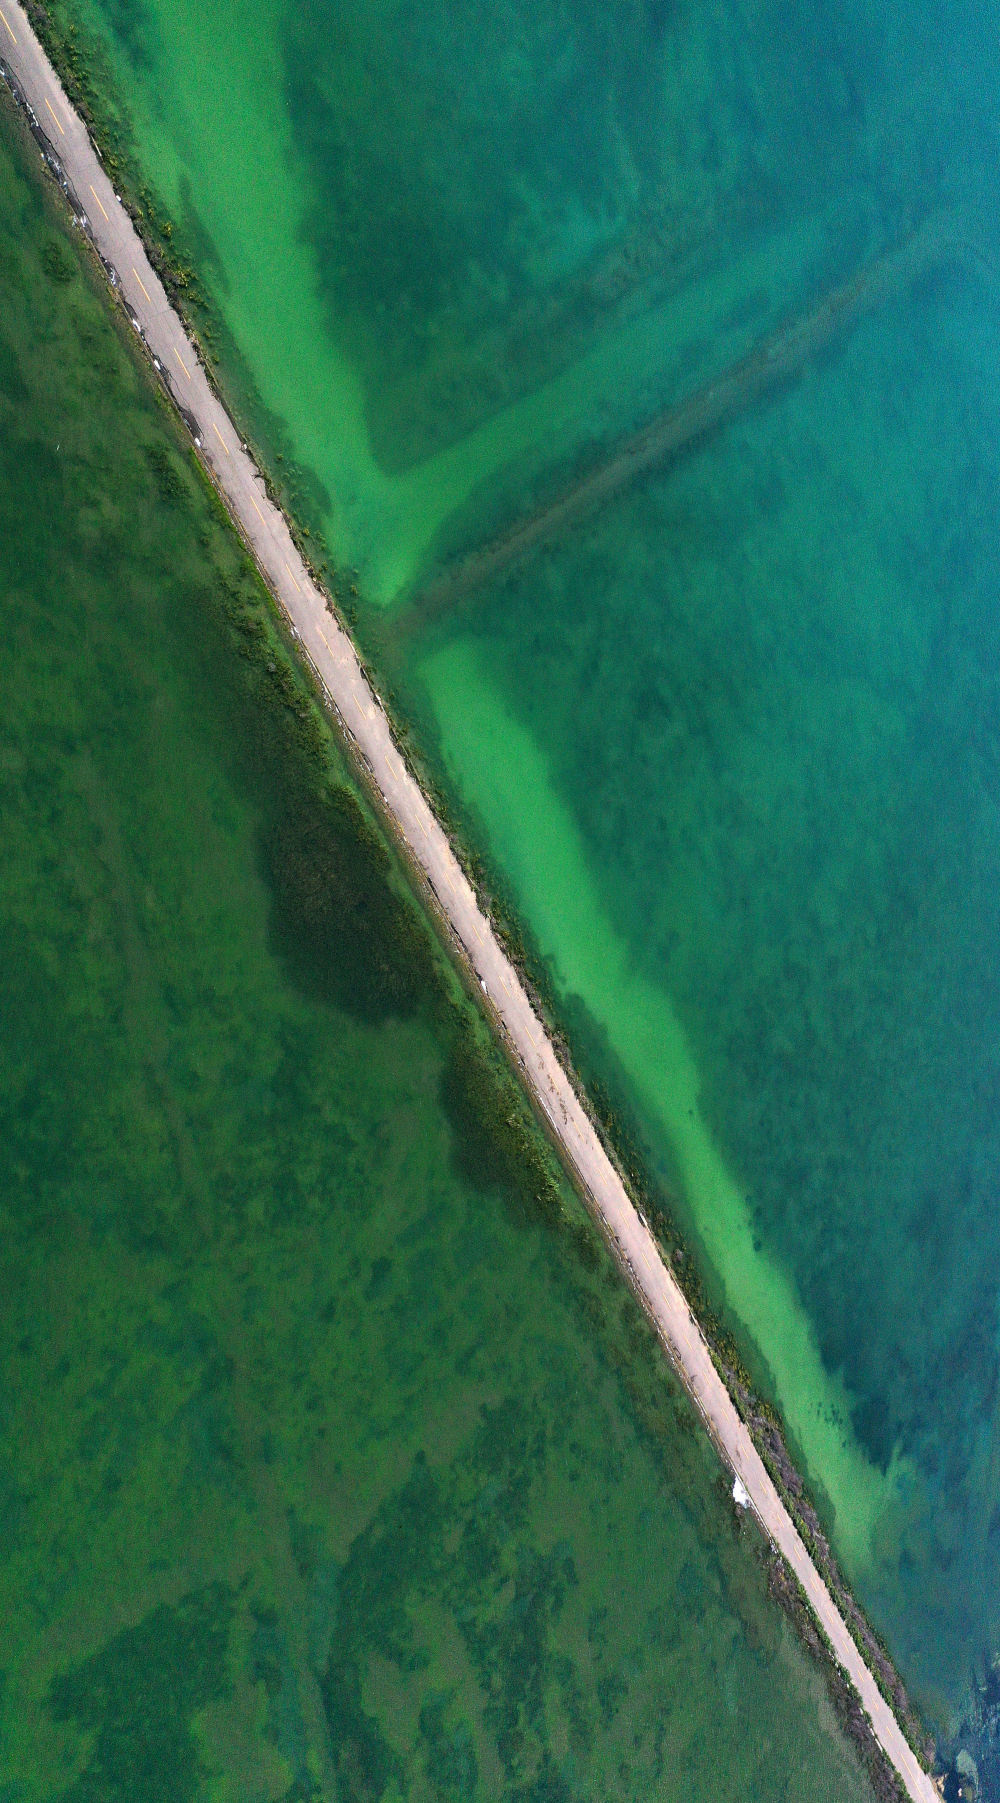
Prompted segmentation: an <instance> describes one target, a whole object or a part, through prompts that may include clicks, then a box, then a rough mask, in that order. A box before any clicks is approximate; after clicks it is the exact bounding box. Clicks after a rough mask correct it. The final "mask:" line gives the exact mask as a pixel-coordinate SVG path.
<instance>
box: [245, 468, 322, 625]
mask: <svg viewBox="0 0 1000 1803" xmlns="http://www.w3.org/2000/svg"><path fill="white" fill-rule="evenodd" d="M250 499H251V501H253V505H254V510H255V512H256V514H257V518H258V519H259V520H260V522H261V525H262V526H266V525H267V521H266V520H265V518H264V515H263V514H262V513H261V511H260V508H259V507H258V506H257V502H256V500H255V499H254V496H253V495H251V496H250ZM324 636H325V635H324Z"/></svg>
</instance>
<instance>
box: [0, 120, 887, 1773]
mask: <svg viewBox="0 0 1000 1803" xmlns="http://www.w3.org/2000/svg"><path fill="white" fill-rule="evenodd" d="M56 200H59V205H58V207H57V205H56V204H55V202H56ZM61 206H62V203H61V199H59V197H58V196H55V197H54V196H53V195H52V194H51V193H49V194H48V195H43V193H42V187H41V177H40V166H39V164H38V160H37V155H36V152H35V150H34V147H33V146H32V145H31V144H30V143H28V144H27V146H26V145H25V143H24V141H23V139H22V136H21V133H20V130H19V129H18V130H16V131H14V130H13V129H12V123H11V119H10V116H9V113H8V111H7V110H6V108H4V109H3V110H0V297H2V306H0V419H2V422H3V430H2V433H0V611H2V633H3V646H4V655H3V659H2V662H0V789H2V805H3V821H4V831H3V834H2V836H0V917H2V931H0V1020H2V1032H0V1121H2V1128H0V1220H2V1231H0V1267H2V1268H0V1287H2V1293H3V1295H4V1298H5V1305H4V1309H3V1311H2V1316H0V1522H2V1542H3V1558H2V1560H0V1619H2V1620H3V1624H4V1632H3V1644H2V1651H0V1797H2V1798H3V1799H4V1803H55V1800H56V1799H64V1800H65V1803H125V1800H127V1803H161V1800H162V1803H166V1800H167V1799H169V1803H185V1799H195V1798H197V1799H201V1800H202V1803H209V1800H218V1803H253V1800H258V1803H308V1800H311V1799H319V1798H323V1799H326V1800H328V1803H333V1799H335V1798H336V1799H341V1800H342V1803H375V1800H377V1799H385V1800H386V1803H389V1800H391V1799H394V1798H395V1799H402V1798H404V1797H405V1798H407V1799H410V1798H413V1799H420V1800H423V1803H448V1800H451V1803H455V1800H457V1799H462V1800H463V1803H466V1800H473V1799H480V1798H481V1799H484V1800H485V1799H494V1798H497V1797H504V1798H510V1799H512V1800H514V1799H520V1800H523V1803H529V1800H539V1803H540V1800H542V1799H545V1800H547V1803H551V1800H558V1803H571V1800H573V1799H581V1803H582V1800H583V1799H586V1800H587V1803H590V1800H591V1799H594V1798H604V1799H608V1800H612V1799H615V1800H617V1799H626V1798H637V1799H638V1798H642V1799H644V1800H645V1799H648V1798H652V1797H662V1798H665V1799H667V1798H671V1799H672V1798H675V1797H678V1796H681V1795H683V1796H684V1797H685V1798H688V1797H692V1798H704V1799H705V1800H706V1803H708V1800H709V1799H712V1800H714V1799H718V1798H720V1797H726V1798H732V1799H733V1803H743V1800H744V1799H748V1798H756V1799H760V1800H761V1803H779V1799H791V1798H795V1799H800V1798H801V1799H806V1798H808V1799H810V1800H811V1799H814V1798H820V1799H827V1800H828V1803H845V1800H846V1803H854V1800H856V1803H865V1800H866V1799H870V1797H871V1794H872V1793H871V1791H870V1789H869V1786H868V1782H867V1780H866V1778H865V1777H864V1775H863V1773H862V1772H861V1771H860V1769H859V1767H858V1763H857V1761H856V1759H855V1756H854V1754H853V1752H852V1751H851V1749H850V1748H849V1747H848V1746H847V1745H846V1744H845V1743H844V1741H843V1740H842V1738H841V1737H840V1734H839V1731H838V1730H837V1727H836V1721H835V1718H834V1714H833V1710H832V1708H831V1704H830V1702H829V1700H828V1698H827V1694H826V1689H825V1682H824V1678H823V1673H822V1670H821V1668H819V1667H818V1666H816V1665H814V1664H812V1663H811V1661H810V1660H809V1658H808V1656H807V1654H806V1653H805V1651H804V1650H803V1648H802V1646H801V1645H800V1643H799V1642H798V1640H797V1638H796V1636H795V1634H794V1632H793V1631H792V1629H791V1628H790V1627H789V1626H788V1625H787V1623H786V1621H785V1619H784V1617H783V1616H782V1614H781V1613H780V1612H779V1610H778V1608H777V1606H776V1604H775V1603H774V1602H773V1601H772V1599H771V1596H770V1595H769V1590H768V1585H769V1577H768V1571H767V1566H766V1560H765V1556H764V1552H763V1549H762V1548H761V1546H760V1544H759V1542H758V1540H757V1538H756V1535H755V1533H754V1532H753V1531H752V1530H750V1529H748V1528H747V1527H746V1526H745V1525H744V1524H741V1523H740V1522H739V1521H738V1520H737V1519H736V1517H735V1515H734V1512H733V1509H732V1505H731V1502H730V1500H729V1498H728V1495H727V1486H726V1483H725V1480H724V1479H723V1477H722V1475H721V1473H720V1471H719V1468H718V1462H717V1459H716V1457H715V1455H714V1453H713V1451H712V1449H711V1448H710V1446H709V1445H708V1443H707V1441H706V1439H705V1437H704V1435H703V1434H702V1432H701V1430H700V1428H699V1427H698V1426H697V1425H696V1422H695V1419H694V1417H693V1415H692V1412H691V1410H690V1408H689V1407H688V1405H687V1403H686V1400H685V1398H684V1397H683V1395H682V1393H681V1392H680V1391H679V1389H678V1387H677V1385H676V1384H675V1383H674V1382H673V1380H672V1378H671V1376H670V1374H669V1372H668V1370H667V1369H666V1367H665V1364H664V1361H663V1360H662V1358H661V1357H660V1355H659V1354H658V1352H657V1350H656V1349H655V1347H654V1346H653V1344H652V1342H651V1340H650V1336H649V1334H648V1332H647V1330H646V1328H645V1326H644V1324H643V1322H642V1320H641V1319H640V1318H639V1316H638V1313H637V1311H636V1309H635V1308H634V1306H633V1305H632V1303H631V1302H630V1300H629V1298H628V1297H627V1296H626V1295H625V1294H624V1293H623V1290H622V1286H621V1283H620V1280H619V1278H618V1276H617V1273H616V1271H615V1270H614V1269H613V1268H611V1266H610V1265H609V1262H608V1261H607V1259H606V1258H605V1256H604V1254H603V1252H602V1250H601V1248H600V1246H599V1244H598V1243H597V1242H596V1239H595V1237H594V1236H593V1234H592V1233H591V1231H590V1229H589V1227H588V1225H587V1224H586V1222H585V1221H584V1219H583V1218H582V1217H581V1214H580V1211H579V1210H578V1209H577V1207H576V1205H575V1203H574V1201H573V1198H572V1196H571V1195H570V1194H568V1192H567V1191H566V1189H565V1186H564V1184H563V1182H562V1180H561V1178H560V1175H559V1173H558V1170H557V1169H556V1168H555V1167H554V1164H553V1161H552V1158H551V1156H550V1153H549V1151H548V1148H547V1143H546V1142H545V1141H543V1140H542V1139H541V1138H540V1137H539V1135H538V1134H537V1133H536V1131H535V1129H534V1127H533V1125H532V1123H531V1121H530V1119H529V1118H528V1116H527V1114H526V1110H525V1109H524V1106H523V1104H522V1103H521V1102H520V1099H519V1097H518V1095H517V1092H516V1090H515V1088H514V1086H513V1083H512V1080H511V1079H510V1078H509V1076H508V1075H507V1074H506V1072H505V1070H504V1068H503V1066H502V1064H501V1062H500V1061H499V1059H498V1057H497V1056H496V1055H495V1054H494V1052H493V1051H492V1049H491V1047H490V1044H489V1041H488V1038H487V1035H486V1032H485V1029H484V1028H483V1026H482V1023H481V1022H480V1021H479V1019H478V1016H477V1015H476V1014H475V1012H474V1011H473V1010H472V1009H471V1007H470V1006H469V1004H468V1003H467V1001H466V1000H465V999H464V997H463V995H462V993H461V992H460V990H459V988H458V985H457V982H456V980H455V979H454V976H453V975H452V973H451V971H450V967H449V966H448V965H447V964H446V963H445V962H444V960H443V958H442V956H441V954H440V953H439V950H438V948H437V946H436V943H435V941H434V940H433V938H432V937H431V934H430V932H429V929H428V926H427V923H426V921H425V920H424V919H423V918H422V916H421V915H420V914H419V912H418V911H417V909H416V907H415V905H414V903H413V901H412V899H411V897H410V895H409V893H408V891H407V889H406V887H405V885H404V883H403V881H402V877H401V873H400V871H399V870H398V868H397V867H396V865H395V863H394V861H393V859H392V857H391V855H390V853H389V852H388V850H387V848H386V846H385V844H384V843H383V841H382V839H381V837H380V835H379V833H378V831H377V829H376V827H375V825H374V822H373V821H372V819H371V817H370V815H369V813H368V810H367V808H366V805H365V803H364V800H363V798H362V797H361V796H360V795H359V793H358V791H357V789H356V787H355V785H354V784H353V782H352V780H351V778H350V775H349V773H348V772H347V770H346V769H345V768H344V766H343V764H342V762H341V760H340V758H339V755H338V753H337V751H336V748H335V746H334V745H333V743H332V741H331V739H330V736H329V734H328V732H327V730H326V728H325V725H324V724H323V721H322V718H321V717H320V715H319V714H318V712H317V711H316V709H315V707H314V706H313V704H312V702H311V700H310V698H309V695H308V693H307V691H306V690H305V688H304V686H303V683H302V680H301V678H300V677H299V676H298V675H297V674H296V671H295V666H294V664H293V662H292V659H291V657H290V655H289V653H288V650H287V648H286V647H285V645H284V643H283V642H282V640H281V638H280V636H279V634H278V632H277V629H276V627H275V624H274V621H273V618H272V616H271V614H270V613H269V611H268V607H267V603H266V600H265V598H264V597H263V596H262V594H261V592H260V590H259V588H258V586H257V584H256V581H255V579H254V576H253V573H252V571H251V569H250V567H249V565H248V564H247V562H246V560H245V559H244V557H243V556H242V554H241V552H240V549H239V547H238V545H237V544H236V543H235V542H234V540H233V538H232V536H231V535H230V533H229V532H228V530H227V528H226V527H225V524H224V522H223V523H220V519H219V512H218V509H217V507H216V506H214V505H213V504H212V502H211V501H210V499H209V497H208V496H207V494H206V492H205V491H204V489H203V488H202V486H201V484H200V482H199V479H198V475H197V471H196V467H195V465H194V464H193V462H192V460H191V458H190V455H189V453H188V451H186V450H185V449H184V447H183V444H182V442H181V437H180V434H179V432H176V431H175V430H174V428H173V426H172V425H171V424H170V423H169V422H168V421H167V420H166V419H165V417H164V415H163V413H162V411H161V410H160V409H159V408H158V406H157V405H156V401H155V398H154V395H153V393H152V391H151V389H150V387H149V385H148V383H147V379H146V377H145V376H144V375H143V374H141V373H140V371H139V369H138V366H137V363H136V361H135V355H134V346H133V344H132V342H131V329H130V327H129V326H128V324H127V322H125V321H123V320H121V319H119V320H118V321H117V322H116V323H115V324H113V323H112V321H111V318H110V315H109V310H108V308H107V304H106V299H105V297H104V295H103V293H102V292H101V291H100V290H99V287H98V283H97V280H96V277H94V276H93V275H92V274H85V273H84V271H83V268H82V265H81V263H80V261H79V257H78V248H77V245H76V244H75V243H74V242H73V241H72V240H71V239H70V237H69V236H68V234H67V230H66V227H65V222H64V214H63V212H62V210H61Z"/></svg>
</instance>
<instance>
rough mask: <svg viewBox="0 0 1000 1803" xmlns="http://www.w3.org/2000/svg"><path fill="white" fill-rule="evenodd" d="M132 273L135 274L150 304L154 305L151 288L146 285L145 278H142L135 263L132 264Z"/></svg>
mask: <svg viewBox="0 0 1000 1803" xmlns="http://www.w3.org/2000/svg"><path fill="white" fill-rule="evenodd" d="M132 274H133V275H134V276H135V279H136V281H137V282H138V284H139V286H140V288H141V289H142V292H143V294H144V295H145V296H146V299H147V300H148V301H149V304H150V306H152V304H153V302H152V300H151V299H150V293H149V289H148V288H147V287H146V284H145V282H144V281H143V279H142V277H141V275H140V274H139V271H138V270H137V268H136V266H135V264H134V263H133V265H132Z"/></svg>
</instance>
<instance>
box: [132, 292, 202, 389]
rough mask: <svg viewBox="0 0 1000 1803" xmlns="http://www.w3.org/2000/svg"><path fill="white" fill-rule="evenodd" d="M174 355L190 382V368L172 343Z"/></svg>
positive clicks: (147, 296)
mask: <svg viewBox="0 0 1000 1803" xmlns="http://www.w3.org/2000/svg"><path fill="white" fill-rule="evenodd" d="M136 280H137V281H138V277H136ZM139 286H140V288H142V283H141V282H139ZM142 292H143V294H146V290H145V288H142ZM146 299H147V300H149V295H148V294H146ZM174 356H175V357H176V358H177V361H178V363H179V364H180V366H181V368H182V370H183V371H184V374H185V375H186V376H187V379H188V381H189V382H190V380H191V371H190V370H189V369H188V366H187V364H186V363H185V361H184V359H183V357H182V356H181V354H180V351H179V350H178V349H177V346H176V344H175V345H174Z"/></svg>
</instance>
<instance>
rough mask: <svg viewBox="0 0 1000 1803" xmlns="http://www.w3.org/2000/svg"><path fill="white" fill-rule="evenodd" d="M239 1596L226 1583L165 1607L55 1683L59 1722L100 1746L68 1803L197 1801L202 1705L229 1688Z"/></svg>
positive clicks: (72, 1788) (53, 1699)
mask: <svg viewBox="0 0 1000 1803" xmlns="http://www.w3.org/2000/svg"><path fill="white" fill-rule="evenodd" d="M231 1615H232V1603H231V1599H230V1598H229V1597H227V1596H226V1595H225V1593H224V1592H223V1591H222V1589H221V1588H220V1586H218V1585H210V1586H208V1588H207V1589H206V1590H204V1591H203V1592H200V1593H192V1594H191V1595H190V1596H188V1597H186V1598H185V1599H184V1601H183V1602H182V1603H181V1604H179V1605H178V1606H177V1607H175V1608H173V1609H170V1608H167V1607H166V1606H165V1605H161V1606H160V1607H159V1608H158V1609H154V1610H153V1612H152V1613H151V1614H150V1615H148V1616H147V1617H146V1619H145V1620H144V1621H141V1622H138V1623H137V1624H136V1626H135V1627H134V1628H127V1629H125V1630H124V1631H123V1632H122V1633H121V1634H118V1635H117V1636H116V1637H115V1638H114V1639H113V1640H111V1641H109V1642H108V1644H107V1645H106V1646H104V1647H102V1648H101V1650H100V1652H98V1653H95V1654H93V1655H91V1657H90V1658H89V1659H85V1660H84V1661H83V1663H82V1664H81V1665H80V1666H78V1667H77V1668H76V1670H74V1671H68V1672H63V1673H62V1674H60V1676H59V1677H58V1678H57V1679H56V1681H55V1683H54V1684H53V1686H52V1694H51V1701H50V1706H51V1710H52V1715H53V1718H54V1719H55V1720H56V1721H57V1722H71V1723H72V1724H73V1725H74V1726H75V1727H77V1728H80V1729H83V1730H85V1731H88V1732H89V1734H90V1735H91V1736H92V1747H91V1752H90V1754H89V1757H88V1759H87V1763H86V1765H85V1766H84V1769H83V1771H82V1772H81V1773H80V1775H79V1777H78V1778H76V1779H75V1780H74V1782H73V1783H72V1784H71V1785H70V1786H69V1788H68V1789H67V1790H65V1791H64V1792H63V1793H62V1795H63V1796H64V1797H65V1798H66V1800H67V1803H120V1800H121V1798H122V1797H134V1798H136V1799H137V1803H138V1800H139V1799H142V1803H193V1799H195V1798H196V1797H198V1795H199V1794H200V1793H201V1780H202V1777H203V1772H202V1770H201V1760H200V1757H199V1751H198V1743H197V1740H196V1738H195V1735H194V1733H193V1732H192V1718H193V1716H194V1715H195V1713H196V1711H198V1710H199V1709H204V1708H205V1707H206V1705H207V1704H209V1703H212V1702H214V1701H215V1700H216V1699H217V1698H218V1697H220V1696H222V1695H223V1693H224V1692H225V1690H226V1689H227V1674H226V1654H227V1647H228V1639H229V1625H230V1619H231Z"/></svg>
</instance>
